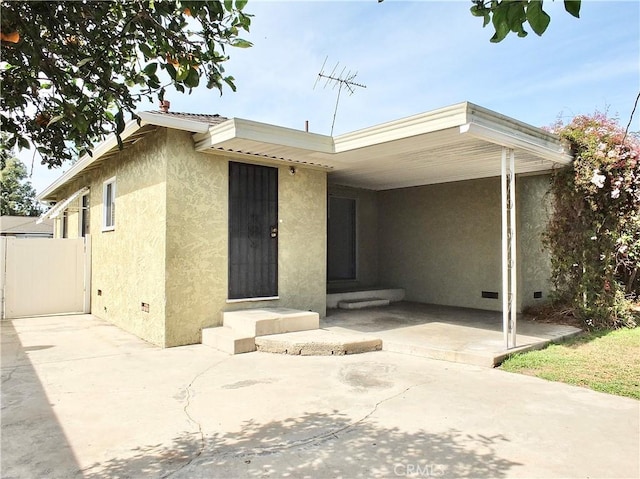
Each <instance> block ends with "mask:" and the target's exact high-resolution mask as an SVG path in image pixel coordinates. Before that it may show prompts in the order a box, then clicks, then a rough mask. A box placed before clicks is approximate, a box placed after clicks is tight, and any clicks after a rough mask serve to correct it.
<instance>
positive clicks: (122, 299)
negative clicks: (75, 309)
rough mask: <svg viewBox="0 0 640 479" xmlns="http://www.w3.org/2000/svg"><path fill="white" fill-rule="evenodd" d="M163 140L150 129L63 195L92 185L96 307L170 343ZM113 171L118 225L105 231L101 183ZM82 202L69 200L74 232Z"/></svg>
mask: <svg viewBox="0 0 640 479" xmlns="http://www.w3.org/2000/svg"><path fill="white" fill-rule="evenodd" d="M164 142H165V133H164V131H163V130H160V131H157V132H154V133H151V134H149V135H148V136H146V137H145V138H144V140H142V141H140V142H139V143H137V144H136V145H134V146H133V147H131V148H129V149H127V150H125V151H122V152H120V153H119V154H118V155H117V156H116V157H114V158H111V159H109V160H108V161H106V162H104V163H103V164H102V165H101V167H100V168H99V169H96V170H92V171H89V172H88V173H87V174H85V175H84V176H83V177H82V178H79V179H77V180H75V181H73V182H71V183H70V184H69V185H67V187H66V188H65V189H64V190H63V191H62V192H61V193H60V195H59V198H60V199H61V200H63V199H64V198H65V197H67V196H69V195H71V194H73V193H74V192H76V191H77V190H79V189H80V188H83V187H85V186H88V187H89V188H90V193H89V194H90V200H89V201H90V235H91V246H92V257H91V263H92V285H91V312H92V313H93V314H95V315H96V316H98V317H100V318H102V319H105V320H108V321H110V322H112V323H114V324H116V325H118V326H120V327H121V328H123V329H125V330H127V331H129V332H131V333H133V334H136V335H137V336H139V337H141V338H144V339H145V340H147V341H150V342H152V343H154V344H157V345H159V346H162V345H164V343H165V330H164V309H165V306H164V305H165V294H164V283H165V243H166V241H165V224H164V217H165V203H166V201H165V197H166V193H165V190H166V188H165V176H166V155H165V154H164V153H163V148H164ZM114 176H115V177H116V219H115V230H113V231H104V232H103V231H102V222H103V220H102V208H103V199H102V188H103V183H104V181H105V180H107V179H109V178H112V177H114ZM80 202H81V198H78V199H77V200H75V201H73V202H72V203H71V204H70V205H69V210H70V213H69V232H70V235H69V236H70V237H77V236H78V233H79V224H78V220H79V213H78V210H79V208H80ZM58 223H59V224H60V223H61V221H58ZM98 291H100V293H101V294H100V295H99V294H98ZM143 302H144V303H147V304H149V312H148V313H147V312H143V311H142V303H143Z"/></svg>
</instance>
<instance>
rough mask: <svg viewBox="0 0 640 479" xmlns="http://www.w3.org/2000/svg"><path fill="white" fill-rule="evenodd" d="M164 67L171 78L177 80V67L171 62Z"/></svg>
mask: <svg viewBox="0 0 640 479" xmlns="http://www.w3.org/2000/svg"><path fill="white" fill-rule="evenodd" d="M164 67H165V69H166V70H167V73H169V76H170V77H171V79H172V80H175V79H176V75H177V72H176V68H175V67H174V66H173V65H172V64H171V63H167V64H165V66H164Z"/></svg>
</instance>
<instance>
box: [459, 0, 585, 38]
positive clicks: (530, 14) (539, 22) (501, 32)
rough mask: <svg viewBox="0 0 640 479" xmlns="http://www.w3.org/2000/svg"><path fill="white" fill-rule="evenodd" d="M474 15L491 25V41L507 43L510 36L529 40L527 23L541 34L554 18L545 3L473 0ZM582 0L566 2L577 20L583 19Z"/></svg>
mask: <svg viewBox="0 0 640 479" xmlns="http://www.w3.org/2000/svg"><path fill="white" fill-rule="evenodd" d="M471 2H472V3H473V6H472V7H471V14H472V15H474V16H476V17H482V18H483V19H484V24H483V26H484V27H486V26H487V25H489V23H491V24H492V26H493V28H494V30H495V33H494V34H493V36H492V37H491V42H493V43H498V42H501V41H502V40H504V39H505V38H506V37H507V35H509V33H512V32H513V33H516V34H517V35H518V36H519V37H526V36H527V35H528V33H527V31H526V30H525V29H524V26H525V24H529V26H530V27H531V30H533V31H534V32H535V33H536V34H537V35H542V34H543V33H544V32H545V31H546V29H547V27H548V26H549V23H550V22H551V17H550V16H549V14H548V13H547V12H545V11H544V8H543V7H544V2H543V0H471ZM580 6H581V1H580V0H564V9H565V10H566V11H567V12H568V13H570V14H571V15H573V16H574V17H576V18H579V17H580Z"/></svg>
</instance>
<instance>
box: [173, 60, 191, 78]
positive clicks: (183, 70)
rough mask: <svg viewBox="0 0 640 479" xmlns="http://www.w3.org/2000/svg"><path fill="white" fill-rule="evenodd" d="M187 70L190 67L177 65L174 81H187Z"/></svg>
mask: <svg viewBox="0 0 640 479" xmlns="http://www.w3.org/2000/svg"><path fill="white" fill-rule="evenodd" d="M189 70H190V67H189V65H182V64H180V65H178V70H177V72H176V81H177V82H183V81H185V80H186V79H187V76H189Z"/></svg>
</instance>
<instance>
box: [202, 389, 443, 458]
mask: <svg viewBox="0 0 640 479" xmlns="http://www.w3.org/2000/svg"><path fill="white" fill-rule="evenodd" d="M430 382H431V381H425V382H422V383H417V384H413V385H411V386H409V387H407V388H405V389H403V390H402V391H400V392H398V393H396V394H392V395H391V396H388V397H386V398H384V399H381V400H380V401H378V402H377V403H376V404H375V405H374V406H373V408H371V410H370V411H369V412H368V413H367V414H365V415H364V416H362V417H361V418H360V419H358V420H357V421H354V422H352V423H350V424H347V425H345V426H343V427H340V428H337V429H332V430H330V431H327V432H323V433H320V434H316V435H314V436H310V437H307V438H304V439H298V440H295V441H292V442H289V443H284V444H282V443H281V444H275V445H273V446H268V447H255V448H253V449H252V450H249V451H245V452H240V453H237V452H233V451H230V452H228V453H222V454H218V455H216V454H214V456H216V457H219V458H226V457H233V458H246V457H255V456H269V455H272V454H277V453H279V452H282V451H286V450H291V449H295V448H301V447H305V446H310V445H314V446H315V445H319V444H322V443H324V442H326V441H329V440H331V439H338V435H339V434H343V433H345V432H347V431H349V430H350V429H353V428H355V427H356V426H358V424H361V423H363V422H365V421H366V420H367V419H369V418H370V417H371V416H372V415H374V414H375V413H376V411H377V410H378V408H379V407H380V406H381V405H382V404H384V403H386V402H389V401H392V400H394V399H395V398H397V397H400V396H402V395H403V394H405V393H406V392H408V391H410V390H411V389H414V388H416V387H420V386H424V385H425V384H429V383H430Z"/></svg>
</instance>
